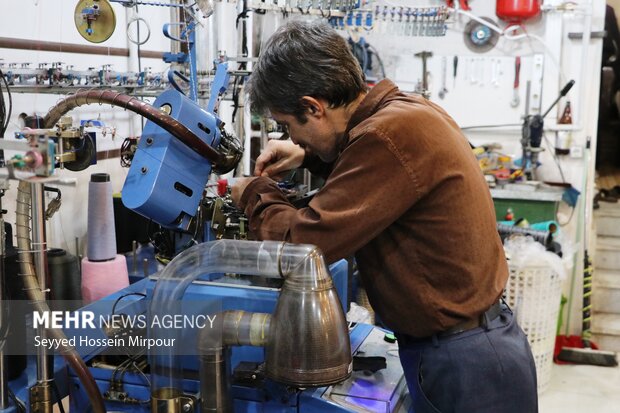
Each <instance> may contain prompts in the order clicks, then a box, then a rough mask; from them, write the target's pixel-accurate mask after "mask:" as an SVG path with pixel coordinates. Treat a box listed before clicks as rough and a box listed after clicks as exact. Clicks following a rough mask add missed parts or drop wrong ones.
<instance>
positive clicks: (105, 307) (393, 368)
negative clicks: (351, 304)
mask: <svg viewBox="0 0 620 413" xmlns="http://www.w3.org/2000/svg"><path fill="white" fill-rule="evenodd" d="M226 81H227V80H226V79H223V80H222V82H224V83H222V86H221V87H220V88H216V89H215V90H219V92H218V93H221V90H222V89H224V90H225V82H226ZM218 99H219V97H218V94H217V93H216V94H214V97H213V101H212V102H210V105H209V106H208V110H203V109H201V108H200V107H199V106H198V105H197V104H196V103H194V102H193V101H191V100H190V99H188V98H186V97H185V96H183V95H182V94H180V93H179V92H177V91H173V90H169V91H167V92H165V93H163V94H162V95H161V96H160V97H159V98H158V99H157V100H156V101H155V103H154V105H153V106H150V105H147V104H145V103H143V102H140V101H137V100H136V99H134V98H131V97H129V96H125V95H121V94H118V93H116V92H111V91H105V90H96V91H88V92H80V93H77V94H76V95H73V96H71V97H69V98H67V99H65V100H63V101H61V102H60V103H59V104H58V105H57V106H56V107H55V108H53V109H52V110H51V111H50V113H48V115H47V116H46V117H45V118H43V126H44V127H46V128H48V129H29V130H26V131H24V132H23V133H24V135H25V136H27V140H28V142H30V143H29V145H30V146H31V150H34V149H32V148H34V145H33V142H34V143H36V142H42V139H43V138H41V137H45V138H46V139H43V141H44V143H45V144H44V145H41V147H42V148H43V149H42V150H41V152H42V154H43V155H45V156H43V155H42V156H41V157H36V159H39V161H40V162H41V164H40V165H38V166H39V167H42V168H43V169H42V171H43V172H41V173H40V175H42V176H47V177H49V176H50V175H51V174H52V172H53V170H52V169H51V168H52V167H53V166H54V165H57V163H58V162H60V161H61V160H62V161H66V162H67V163H70V162H74V161H75V160H74V159H71V160H69V158H60V157H58V152H57V151H56V150H55V149H56V148H57V145H59V144H62V146H63V147H66V148H72V149H70V150H69V151H68V152H71V153H72V154H73V156H75V153H76V152H79V151H80V150H81V149H82V144H81V143H80V140H81V139H85V137H84V134H83V133H82V131H81V130H80V129H79V128H74V127H73V126H69V123H68V120H67V121H65V122H64V123H63V121H61V119H63V116H64V114H65V113H66V112H67V111H69V110H70V109H72V108H74V107H76V106H79V105H82V104H90V103H101V102H107V103H111V104H113V105H118V106H122V107H125V108H126V109H129V110H133V111H135V112H137V113H140V114H141V115H143V116H145V117H147V119H149V122H147V124H146V126H145V129H144V134H143V136H142V138H141V139H140V142H139V143H138V146H137V150H136V152H135V155H134V157H133V160H132V164H131V168H130V171H129V174H128V177H127V180H126V182H125V187H124V191H123V202H124V203H125V204H126V205H128V206H129V207H131V208H132V209H134V210H136V211H137V212H139V213H140V214H143V215H145V216H147V217H149V218H151V219H153V220H154V221H156V222H158V223H159V224H160V225H161V226H162V227H166V228H170V229H173V230H175V231H180V232H185V233H187V232H188V231H190V229H192V228H193V231H195V227H196V226H197V225H198V224H199V221H200V220H202V219H204V220H205V221H206V222H207V223H208V225H207V226H206V228H207V230H205V231H206V232H211V230H214V233H215V235H214V236H213V238H222V239H221V240H219V241H210V242H203V243H201V244H198V245H196V246H194V247H192V248H189V249H187V250H186V251H183V252H181V253H180V254H179V255H178V256H177V257H175V258H174V259H173V260H172V261H171V262H170V263H169V264H168V265H167V266H166V267H165V269H164V270H163V271H162V272H160V273H157V274H155V275H153V276H151V277H148V278H144V279H142V280H141V281H139V282H137V283H135V284H133V285H131V286H129V287H128V288H126V289H124V290H121V291H119V292H117V293H115V294H113V295H112V296H109V297H107V298H105V299H103V300H100V301H96V302H94V303H92V304H90V305H88V306H86V307H83V308H82V309H80V310H79V312H78V313H77V314H81V316H77V315H75V313H64V312H63V315H60V316H59V318H58V320H56V321H58V322H59V323H60V324H59V325H56V326H53V325H52V326H47V325H45V326H43V327H42V326H41V325H37V322H39V324H40V322H41V320H42V318H41V317H43V316H42V315H41V314H43V315H45V314H52V315H50V316H49V317H55V316H54V314H55V313H54V312H52V311H51V310H50V309H49V307H48V306H47V300H46V298H45V295H44V294H45V293H44V291H43V290H42V287H41V284H40V282H41V281H42V280H37V278H36V273H37V271H36V268H38V266H37V265H33V262H32V258H30V254H29V252H30V251H32V249H33V247H32V246H31V245H30V235H29V234H28V233H29V224H28V220H29V218H30V216H29V214H30V213H31V211H30V208H29V206H30V203H31V197H32V196H33V194H35V193H36V186H37V185H40V184H34V183H29V182H27V181H23V182H24V183H23V184H20V192H19V197H18V211H17V222H18V226H17V228H18V241H19V242H20V250H21V252H20V254H21V255H20V256H21V264H20V265H21V266H22V273H23V276H24V281H25V283H26V290H27V291H28V293H29V294H30V297H29V300H30V301H31V302H33V303H34V304H35V311H36V314H38V315H35V313H33V314H32V317H33V326H32V329H31V331H30V334H31V335H36V336H35V337H36V339H35V340H34V343H35V344H34V346H35V347H37V345H38V349H37V353H40V354H39V356H38V358H37V363H36V367H35V363H30V365H29V367H28V368H27V370H26V372H25V373H24V374H22V375H21V376H20V377H19V378H17V379H15V380H12V381H11V382H9V383H8V387H9V388H11V389H12V393H13V395H14V400H15V402H11V401H8V403H7V404H6V406H8V407H7V408H5V409H1V410H0V411H1V412H2V413H13V412H20V411H27V412H48V411H51V408H52V406H53V404H54V403H56V402H58V400H60V399H62V398H63V397H64V396H66V395H70V406H71V411H76V412H87V411H93V412H97V413H99V412H104V411H123V412H125V411H126V412H147V411H151V412H171V413H174V412H232V411H235V412H258V411H260V412H317V411H321V412H330V411H331V412H351V411H358V412H376V411H386V412H396V411H406V408H407V404H408V403H407V402H406V399H407V397H406V395H407V392H406V384H405V380H404V375H403V373H402V368H401V366H400V363H399V360H398V357H397V348H396V345H395V344H394V343H391V342H388V341H386V340H384V338H385V332H384V331H382V330H380V329H378V328H375V327H373V326H369V325H361V324H360V325H348V324H347V323H346V321H345V317H344V312H345V310H346V308H347V303H348V295H349V292H348V268H347V264H346V262H345V261H341V262H338V263H336V264H334V265H332V267H331V275H330V271H328V269H327V267H326V265H325V263H324V261H323V258H322V256H321V254H320V252H319V251H318V250H316V248H314V247H312V246H301V245H291V244H283V243H278V242H257V241H241V240H231V239H226V238H244V237H245V235H246V234H247V231H246V230H245V228H246V226H245V222H246V221H245V218H244V217H243V215H242V214H241V213H240V212H238V211H234V210H233V209H232V206H231V205H230V202H229V201H228V200H227V199H226V197H219V198H215V199H206V198H204V197H203V192H204V188H205V186H206V183H207V177H208V176H209V175H210V173H211V170H212V168H213V169H214V170H216V171H217V172H219V173H223V172H226V171H227V170H230V169H231V168H232V167H234V166H235V165H236V163H237V162H238V160H239V156H240V149H239V146H238V144H237V143H236V140H235V139H234V138H233V137H231V136H230V135H228V134H226V132H225V131H224V129H223V124H222V122H221V121H220V120H219V118H218V117H217V115H216V112H215V108H216V107H217V106H216V104H217V101H218ZM65 119H66V118H65ZM63 125H64V126H63ZM53 131H57V132H59V134H58V133H53ZM59 138H62V140H60V139H59ZM64 142H67V144H66V145H65V144H64ZM37 148H39V146H37ZM29 156H30V157H32V158H35V157H34V156H32V155H29ZM28 159H30V158H28ZM29 162H30V161H29ZM12 163H13V164H16V162H12ZM86 163H87V162H84V164H86ZM28 168H30V170H31V172H34V173H35V174H36V173H37V171H36V169H35V168H33V167H32V166H31V165H30V164H28V165H26V166H24V167H23V168H22V169H24V170H25V169H28ZM31 185H32V187H31ZM205 199H206V200H205ZM33 208H34V203H33ZM201 209H202V210H204V211H208V213H207V214H206V215H207V218H206V219H205V218H201V217H200V216H199V214H198V212H197V211H200V210H201ZM32 215H38V213H37V212H36V210H35V209H33V210H32ZM206 239H208V237H207V236H205V238H204V240H206ZM35 264H37V263H35ZM52 319H53V318H52ZM74 319H79V320H81V323H78V322H77V321H76V323H75V324H71V320H74ZM169 319H171V320H173V321H174V323H173V324H169V323H168V324H166V323H162V322H158V323H155V322H154V320H169ZM37 320H38V321H37ZM84 320H90V321H91V322H92V321H93V320H94V324H91V323H84ZM178 320H181V321H179V323H180V324H178V323H177V321H178ZM188 320H190V321H188ZM191 320H194V321H195V320H202V323H195V322H192V324H191V326H190V325H187V323H188V322H191ZM35 327H36V328H35ZM60 327H62V328H60ZM27 328H28V327H27ZM48 344H49V349H50V350H56V351H57V354H59V355H58V356H56V357H54V362H53V363H49V360H50V357H49V356H48V352H47V351H41V350H42V349H41V347H44V346H46V345H48ZM43 350H45V349H43ZM31 354H32V353H31ZM60 355H62V357H64V358H65V359H67V362H68V364H69V366H70V369H66V367H65V364H64V363H63V361H62V358H61V356H60ZM42 360H48V363H47V364H40V363H41V361H42ZM40 365H47V367H48V371H47V372H41V371H39V370H40ZM50 379H53V383H55V387H53V386H52V385H51V384H50V383H52V381H50ZM54 390H55V394H54ZM20 401H23V402H20Z"/></svg>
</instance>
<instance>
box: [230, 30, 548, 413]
mask: <svg viewBox="0 0 620 413" xmlns="http://www.w3.org/2000/svg"><path fill="white" fill-rule="evenodd" d="M248 89H249V94H250V101H251V102H252V105H253V108H254V109H255V110H257V111H260V112H266V111H269V112H270V114H271V116H272V117H273V118H274V119H275V120H276V121H277V122H279V123H280V124H281V125H283V126H284V127H286V128H287V129H288V132H289V134H290V137H291V141H271V142H270V143H269V144H268V145H267V148H266V149H265V151H263V153H262V154H261V155H260V156H259V158H258V159H257V163H256V170H255V174H256V175H259V177H256V178H248V179H242V180H239V181H237V184H236V185H235V186H234V187H233V199H234V200H235V202H236V203H237V205H238V206H239V207H240V208H242V209H243V210H244V211H245V213H246V214H247V216H248V217H249V222H250V229H251V231H253V232H254V234H255V235H256V236H257V237H258V238H259V239H271V240H286V241H289V242H296V243H311V244H315V245H317V246H318V247H319V248H320V249H321V250H322V251H323V252H324V254H325V257H326V259H327V261H328V262H333V261H336V260H338V259H340V258H343V257H347V256H350V255H352V254H355V258H356V261H357V264H358V267H359V270H360V276H361V277H362V281H363V284H364V286H365V288H366V291H367V293H368V296H369V298H370V302H371V304H372V305H373V308H374V309H375V311H376V313H377V314H378V315H379V317H380V319H381V320H382V321H383V322H384V323H385V325H387V326H388V327H389V328H391V329H393V330H394V332H395V333H396V336H397V338H398V342H399V352H400V357H401V363H402V364H403V368H404V371H405V375H406V378H407V384H408V387H409V390H410V393H411V395H412V399H413V401H414V409H415V412H417V413H420V412H421V413H424V412H437V411H440V412H452V411H455V412H466V413H475V412H494V413H497V412H515V413H517V412H518V413H528V412H535V411H537V398H536V376H535V367H534V363H533V359H532V356H531V352H530V350H529V346H528V343H527V340H526V338H525V335H524V334H523V332H522V331H521V330H520V328H519V327H518V326H517V325H516V321H514V319H513V317H512V313H511V311H510V310H509V309H508V308H507V307H505V305H503V304H500V303H499V301H498V300H499V298H500V296H501V294H502V290H503V288H504V285H505V283H506V279H507V265H506V259H505V257H504V253H503V248H502V245H501V242H500V239H499V236H498V234H497V231H496V227H495V214H494V208H493V202H492V200H491V197H490V194H489V191H488V189H487V186H486V183H485V180H484V177H483V175H482V173H481V171H480V168H479V167H478V164H477V162H476V160H475V158H474V156H473V155H472V153H471V149H470V147H469V144H468V143H467V140H466V139H465V138H464V136H463V135H462V134H461V132H460V129H459V127H458V125H457V124H456V123H455V122H454V121H453V120H452V119H451V118H450V117H449V116H448V115H447V114H446V113H445V112H444V111H443V110H442V109H441V108H440V107H438V106H437V105H435V104H433V103H431V102H429V101H428V100H425V99H424V98H422V97H420V96H412V95H407V94H404V93H402V92H400V91H399V90H398V87H397V86H396V85H395V84H394V83H392V82H391V81H389V80H384V81H382V82H380V83H379V84H378V85H376V86H375V87H374V88H372V89H371V90H370V91H367V89H366V86H365V84H364V81H363V76H362V73H361V70H360V68H359V66H358V65H357V63H356V61H355V60H354V58H353V56H352V55H351V53H350V51H349V50H348V48H347V45H346V42H345V41H344V39H342V38H341V37H340V36H339V35H338V33H337V32H335V31H334V30H333V29H331V28H330V27H329V26H327V25H325V24H316V23H315V24H307V23H300V22H291V23H288V24H287V25H285V26H283V27H282V28H280V29H279V30H278V31H277V32H276V33H275V34H274V36H273V37H272V38H271V39H270V40H269V42H268V44H267V45H266V46H265V49H264V50H263V51H262V54H261V57H260V59H259V62H258V63H257V65H256V67H255V68H254V71H253V74H252V76H251V78H250V82H249V84H248ZM299 166H306V167H308V168H309V169H310V170H311V171H312V172H314V173H319V174H321V175H323V176H324V177H325V178H326V181H325V185H324V186H323V187H322V189H321V190H320V191H319V192H318V193H317V195H316V196H315V197H314V198H313V199H312V201H310V203H309V205H308V207H307V208H302V209H295V208H294V207H293V206H292V205H291V204H290V203H289V202H288V201H287V198H286V197H285V195H284V194H283V193H282V192H281V191H280V190H279V189H278V186H277V184H276V183H275V182H274V181H273V180H272V179H270V178H275V177H277V176H278V175H279V174H281V173H283V172H285V171H287V170H290V169H294V168H297V167H299ZM422 356H423V357H422ZM515 383H517V384H515Z"/></svg>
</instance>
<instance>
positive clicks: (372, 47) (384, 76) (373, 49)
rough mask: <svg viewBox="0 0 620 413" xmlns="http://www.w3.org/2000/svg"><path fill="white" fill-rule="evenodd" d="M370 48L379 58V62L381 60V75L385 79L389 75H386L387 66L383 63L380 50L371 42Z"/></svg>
mask: <svg viewBox="0 0 620 413" xmlns="http://www.w3.org/2000/svg"><path fill="white" fill-rule="evenodd" d="M368 48H369V49H370V51H371V52H372V54H373V56H375V57H376V58H377V62H379V67H380V68H381V76H382V77H383V79H385V78H386V77H387V76H386V75H385V66H384V65H383V60H382V59H381V56H379V52H378V51H377V49H376V48H375V47H374V46H372V45H370V44H369V45H368Z"/></svg>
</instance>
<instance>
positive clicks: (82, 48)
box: [0, 37, 164, 59]
mask: <svg viewBox="0 0 620 413" xmlns="http://www.w3.org/2000/svg"><path fill="white" fill-rule="evenodd" d="M0 48H3V49H18V50H38V51H46V52H62V53H79V54H96V55H102V56H129V49H125V48H121V47H103V46H88V45H83V44H75V43H61V42H45V41H40V40H36V41H35V40H26V39H15V38H12V37H0ZM163 55H164V54H163V52H156V51H154V50H141V51H140V57H144V58H153V59H161V58H162V57H163Z"/></svg>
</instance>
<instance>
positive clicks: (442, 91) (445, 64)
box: [439, 56, 448, 99]
mask: <svg viewBox="0 0 620 413" xmlns="http://www.w3.org/2000/svg"><path fill="white" fill-rule="evenodd" d="M447 76H448V58H447V57H446V56H444V57H442V58H441V89H439V99H443V98H445V97H446V93H448V88H446V77H447Z"/></svg>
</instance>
